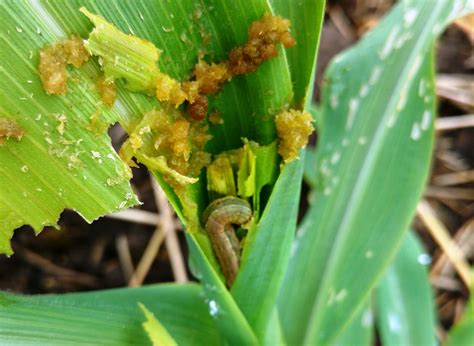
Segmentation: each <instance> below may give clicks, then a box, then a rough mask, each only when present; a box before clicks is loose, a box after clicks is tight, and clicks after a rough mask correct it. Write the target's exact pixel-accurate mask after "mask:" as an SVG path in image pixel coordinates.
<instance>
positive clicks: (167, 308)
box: [0, 284, 221, 345]
mask: <svg viewBox="0 0 474 346" xmlns="http://www.w3.org/2000/svg"><path fill="white" fill-rule="evenodd" d="M201 295H202V289H201V287H200V286H198V285H194V284H192V285H182V286H177V285H155V286H147V287H141V288H137V289H129V288H125V289H114V290H104V291H99V292H86V293H74V294H65V295H48V296H35V297H27V296H16V295H11V294H6V293H1V294H0V339H1V340H2V344H7V345H25V344H29V345H45V344H47V345H91V344H93V345H146V344H149V339H148V337H147V335H146V333H145V331H144V330H143V328H142V325H141V323H142V321H143V314H142V312H141V311H140V309H139V308H138V305H137V304H138V303H143V304H144V305H145V306H147V308H148V309H149V310H150V311H151V312H152V313H153V314H154V315H155V316H156V317H157V318H158V319H159V320H160V322H161V323H162V324H163V326H164V327H165V328H166V329H167V330H168V331H169V332H170V334H171V335H172V336H173V338H174V339H175V340H176V342H178V343H179V344H189V343H197V344H202V345H219V344H221V339H220V338H219V335H218V334H217V333H216V330H215V328H214V324H213V321H212V320H211V318H210V316H209V314H208V312H207V309H206V306H205V304H204V303H203V301H202V298H201ZM25 324H27V325H28V328H25Z"/></svg>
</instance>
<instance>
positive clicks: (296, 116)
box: [275, 109, 314, 162]
mask: <svg viewBox="0 0 474 346" xmlns="http://www.w3.org/2000/svg"><path fill="white" fill-rule="evenodd" d="M312 122H313V118H312V117H311V114H309V113H308V112H301V111H297V110H294V109H290V110H287V111H283V112H281V113H280V114H278V115H277V116H276V117H275V125H276V129H277V134H278V138H279V143H278V153H279V154H280V155H281V156H282V157H283V160H284V161H285V162H289V161H293V160H295V159H297V158H298V150H299V149H301V148H304V147H305V146H306V144H307V143H308V136H309V135H310V134H311V133H312V132H313V131H314V128H313V124H312Z"/></svg>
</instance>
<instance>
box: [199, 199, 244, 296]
mask: <svg viewBox="0 0 474 346" xmlns="http://www.w3.org/2000/svg"><path fill="white" fill-rule="evenodd" d="M251 217H252V208H251V206H250V204H249V203H248V202H247V201H246V200H244V199H240V198H237V197H231V196H229V197H224V198H219V199H216V200H215V201H213V202H212V203H211V204H209V206H208V207H207V208H206V210H205V211H204V215H203V223H204V228H205V229H206V232H207V233H208V235H209V238H210V239H211V243H212V247H213V249H214V252H215V254H216V256H217V259H218V260H219V263H220V265H221V268H222V272H223V273H224V276H225V279H226V283H227V286H228V287H231V286H232V283H233V282H234V280H235V277H236V276H237V272H238V271H239V262H240V243H239V239H238V238H237V236H236V234H235V231H234V227H233V226H232V225H242V224H244V223H246V222H248V221H249V220H250V218H251Z"/></svg>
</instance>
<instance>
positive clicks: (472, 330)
mask: <svg viewBox="0 0 474 346" xmlns="http://www.w3.org/2000/svg"><path fill="white" fill-rule="evenodd" d="M473 270H474V268H473ZM470 292H471V297H470V298H469V302H468V304H467V306H466V308H465V311H464V314H463V316H462V318H461V320H460V321H459V322H457V323H456V324H455V325H454V326H453V327H452V329H451V330H450V332H449V335H448V339H447V340H446V344H445V345H446V346H469V345H472V343H473V342H474V295H472V288H471V291H470Z"/></svg>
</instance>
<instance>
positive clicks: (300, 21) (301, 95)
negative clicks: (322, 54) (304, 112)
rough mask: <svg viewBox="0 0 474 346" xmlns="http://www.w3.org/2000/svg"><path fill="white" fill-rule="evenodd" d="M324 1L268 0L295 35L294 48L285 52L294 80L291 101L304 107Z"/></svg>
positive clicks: (307, 96)
mask: <svg viewBox="0 0 474 346" xmlns="http://www.w3.org/2000/svg"><path fill="white" fill-rule="evenodd" d="M325 2H326V1H325V0H298V1H286V0H271V1H270V3H271V4H272V7H273V9H274V11H275V12H276V13H278V14H280V15H282V16H284V17H286V18H288V19H290V20H291V23H292V25H291V33H292V35H293V36H294V37H296V38H297V44H296V46H295V47H294V49H291V50H288V51H286V56H287V58H288V64H289V66H290V73H291V81H292V83H293V92H294V102H295V104H296V105H297V106H299V107H301V108H303V107H304V106H305V104H306V103H307V101H308V102H310V101H311V97H312V95H313V93H312V87H313V84H314V83H313V81H314V77H315V67H316V57H317V52H318V47H319V37H320V34H321V29H322V25H323V19H324V7H325Z"/></svg>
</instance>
